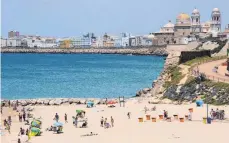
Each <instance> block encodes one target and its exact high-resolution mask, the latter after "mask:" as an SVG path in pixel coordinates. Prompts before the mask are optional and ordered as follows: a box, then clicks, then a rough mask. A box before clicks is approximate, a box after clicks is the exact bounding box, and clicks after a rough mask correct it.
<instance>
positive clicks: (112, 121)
mask: <svg viewBox="0 0 229 143" xmlns="http://www.w3.org/2000/svg"><path fill="white" fill-rule="evenodd" d="M111 126H112V127H114V119H113V117H112V116H111Z"/></svg>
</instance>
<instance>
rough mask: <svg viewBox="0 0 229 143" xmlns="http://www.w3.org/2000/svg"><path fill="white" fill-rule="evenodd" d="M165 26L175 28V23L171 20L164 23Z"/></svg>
mask: <svg viewBox="0 0 229 143" xmlns="http://www.w3.org/2000/svg"><path fill="white" fill-rule="evenodd" d="M164 27H165V28H173V27H174V24H173V23H172V22H171V21H170V20H169V23H167V24H165V25H164Z"/></svg>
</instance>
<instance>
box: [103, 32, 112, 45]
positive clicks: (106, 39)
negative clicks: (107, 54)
mask: <svg viewBox="0 0 229 143" xmlns="http://www.w3.org/2000/svg"><path fill="white" fill-rule="evenodd" d="M114 45H115V40H114V39H113V37H112V36H109V35H108V34H107V33H105V34H104V36H103V47H107V48H111V47H114Z"/></svg>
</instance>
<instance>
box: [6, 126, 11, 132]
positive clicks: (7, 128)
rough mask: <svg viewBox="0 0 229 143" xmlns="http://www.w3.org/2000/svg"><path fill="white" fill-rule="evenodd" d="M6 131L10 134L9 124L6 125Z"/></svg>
mask: <svg viewBox="0 0 229 143" xmlns="http://www.w3.org/2000/svg"><path fill="white" fill-rule="evenodd" d="M6 130H8V132H9V134H11V133H10V125H9V124H6Z"/></svg>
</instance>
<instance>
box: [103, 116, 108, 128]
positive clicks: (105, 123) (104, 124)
mask: <svg viewBox="0 0 229 143" xmlns="http://www.w3.org/2000/svg"><path fill="white" fill-rule="evenodd" d="M106 125H107V118H105V120H104V122H103V126H104V127H106Z"/></svg>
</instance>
